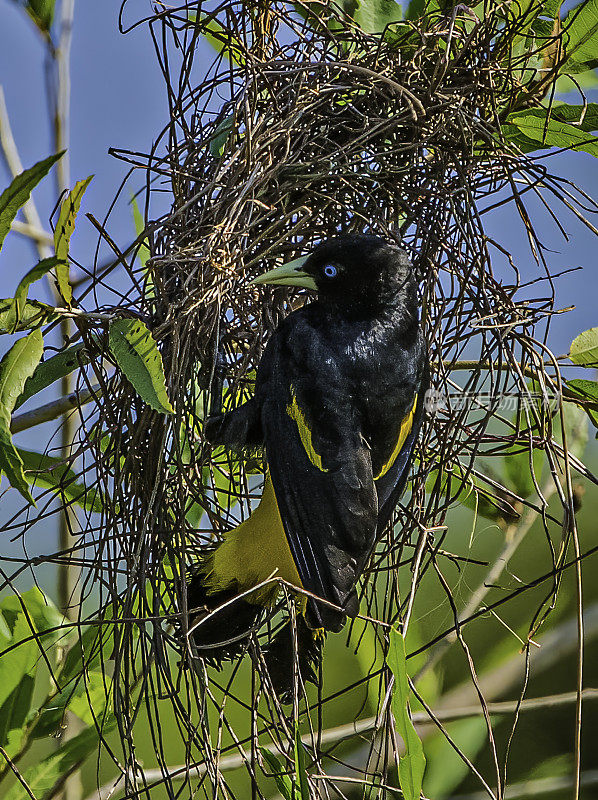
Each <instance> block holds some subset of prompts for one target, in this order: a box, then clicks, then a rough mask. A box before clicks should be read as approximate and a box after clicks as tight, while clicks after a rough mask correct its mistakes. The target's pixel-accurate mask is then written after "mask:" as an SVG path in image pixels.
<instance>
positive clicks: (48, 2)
mask: <svg viewBox="0 0 598 800" xmlns="http://www.w3.org/2000/svg"><path fill="white" fill-rule="evenodd" d="M16 1H17V2H18V3H19V5H22V6H23V7H24V9H25V11H26V12H27V13H28V14H29V16H30V17H31V19H32V20H33V21H34V22H35V24H36V25H37V27H38V28H39V29H40V31H42V32H43V33H49V32H50V28H51V27H52V22H53V21H54V7H55V5H56V0H16Z"/></svg>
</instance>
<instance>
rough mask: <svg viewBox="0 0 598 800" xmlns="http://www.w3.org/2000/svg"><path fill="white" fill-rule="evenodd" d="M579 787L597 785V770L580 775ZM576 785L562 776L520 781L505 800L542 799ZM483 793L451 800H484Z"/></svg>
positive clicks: (465, 795) (568, 777)
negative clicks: (532, 797) (521, 798)
mask: <svg viewBox="0 0 598 800" xmlns="http://www.w3.org/2000/svg"><path fill="white" fill-rule="evenodd" d="M580 783H581V786H594V785H595V784H597V783H598V769H588V770H586V771H585V772H582V773H581V781H580ZM575 784H576V778H575V776H569V775H563V776H560V777H554V778H536V779H535V780H531V781H521V782H520V783H514V784H513V785H512V786H508V787H507V788H506V791H505V800H516V799H517V798H519V797H530V796H532V795H540V796H541V797H544V796H545V795H547V794H552V793H553V792H562V791H565V790H566V789H571V788H574V787H575ZM485 798H486V795H485V794H484V793H483V792H472V793H471V794H457V795H454V796H453V800H485Z"/></svg>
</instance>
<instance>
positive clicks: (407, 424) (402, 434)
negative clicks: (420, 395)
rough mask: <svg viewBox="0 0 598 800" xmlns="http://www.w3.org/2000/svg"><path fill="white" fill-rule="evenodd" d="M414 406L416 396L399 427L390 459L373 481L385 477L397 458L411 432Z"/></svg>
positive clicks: (415, 404)
mask: <svg viewBox="0 0 598 800" xmlns="http://www.w3.org/2000/svg"><path fill="white" fill-rule="evenodd" d="M416 406H417V395H416V397H415V400H414V401H413V405H412V407H411V411H410V412H409V413H408V414H407V416H406V417H405V418H404V419H403V421H402V422H401V427H400V428H399V438H398V439H397V443H396V445H395V446H394V450H393V451H392V453H391V454H390V458H389V459H388V461H387V462H386V464H384V465H383V467H382V469H381V470H380V472H379V473H378V474H377V475H376V477H375V478H374V480H375V481H377V480H378V478H381V477H382V476H383V475H386V473H387V472H388V470H389V469H390V468H391V467H392V465H393V464H394V463H395V461H396V460H397V456H398V455H399V453H400V452H401V449H402V447H403V445H404V444H405V439H406V438H407V437H408V436H409V432H410V431H411V426H412V425H413V417H414V415H415V407H416Z"/></svg>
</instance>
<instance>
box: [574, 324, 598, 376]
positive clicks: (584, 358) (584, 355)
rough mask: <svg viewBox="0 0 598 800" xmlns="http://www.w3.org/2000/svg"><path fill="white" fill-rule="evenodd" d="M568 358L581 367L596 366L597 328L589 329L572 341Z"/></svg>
mask: <svg viewBox="0 0 598 800" xmlns="http://www.w3.org/2000/svg"><path fill="white" fill-rule="evenodd" d="M569 358H570V359H571V361H573V363H574V364H579V366H581V367H597V366H598V328H590V329H589V330H587V331H584V332H583V333H580V334H579V336H576V337H575V339H573V341H572V342H571V350H570V352H569Z"/></svg>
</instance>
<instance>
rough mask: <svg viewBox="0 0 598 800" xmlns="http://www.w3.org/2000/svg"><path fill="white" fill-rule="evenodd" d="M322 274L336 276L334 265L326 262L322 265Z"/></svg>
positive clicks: (328, 276) (330, 276)
mask: <svg viewBox="0 0 598 800" xmlns="http://www.w3.org/2000/svg"><path fill="white" fill-rule="evenodd" d="M324 275H326V277H327V278H336V267H335V266H333V265H332V264H326V266H325V267H324Z"/></svg>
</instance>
